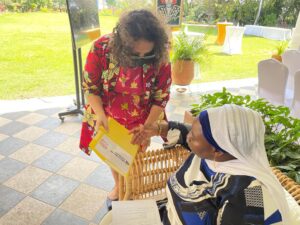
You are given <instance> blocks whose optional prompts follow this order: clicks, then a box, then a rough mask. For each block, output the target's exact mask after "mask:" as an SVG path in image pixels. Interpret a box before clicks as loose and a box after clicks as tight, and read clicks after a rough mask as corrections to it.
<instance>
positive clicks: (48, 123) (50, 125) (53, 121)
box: [35, 117, 61, 130]
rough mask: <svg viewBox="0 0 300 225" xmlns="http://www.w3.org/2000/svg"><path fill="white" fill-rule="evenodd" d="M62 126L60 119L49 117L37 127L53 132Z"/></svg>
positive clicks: (37, 124)
mask: <svg viewBox="0 0 300 225" xmlns="http://www.w3.org/2000/svg"><path fill="white" fill-rule="evenodd" d="M60 124H61V121H60V120H59V119H57V118H52V117H48V118H46V119H44V120H42V121H41V122H39V123H36V124H35V126H37V127H40V128H44V129H48V130H53V129H55V128H57V127H59V126H60Z"/></svg>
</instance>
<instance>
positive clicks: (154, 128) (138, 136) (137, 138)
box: [129, 123, 159, 145]
mask: <svg viewBox="0 0 300 225" xmlns="http://www.w3.org/2000/svg"><path fill="white" fill-rule="evenodd" d="M158 130H159V129H158V125H157V123H154V124H145V125H142V124H141V125H139V126H138V127H135V128H133V129H132V130H130V131H129V134H133V136H132V138H131V143H132V144H137V145H146V142H147V141H148V142H150V138H151V137H153V136H156V135H158Z"/></svg>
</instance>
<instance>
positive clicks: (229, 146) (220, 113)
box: [198, 104, 292, 225]
mask: <svg viewBox="0 0 300 225" xmlns="http://www.w3.org/2000/svg"><path fill="white" fill-rule="evenodd" d="M198 118H199V121H200V123H201V126H202V131H203V134H204V136H205V138H206V139H207V141H208V142H209V143H210V144H211V145H212V146H214V147H215V148H216V150H218V151H223V152H227V153H229V154H230V155H232V156H234V157H235V158H236V160H229V161H226V162H221V163H218V166H217V167H216V168H215V171H216V172H222V173H224V172H225V173H227V174H231V175H246V176H253V177H255V178H256V179H257V180H258V181H260V182H261V183H262V185H264V186H265V187H266V188H267V189H268V191H269V192H270V193H271V195H272V196H276V197H275V198H274V201H275V202H276V204H277V207H278V209H279V210H280V213H281V215H282V219H283V224H285V225H290V224H292V220H291V218H290V213H289V207H288V204H287V201H286V197H285V193H284V191H283V188H282V186H281V184H280V183H279V181H278V180H277V178H276V177H275V175H274V174H273V173H272V171H271V168H270V164H269V162H268V159H267V154H266V150H265V145H264V133H265V127H264V123H263V121H262V118H261V116H260V115H259V114H258V113H257V112H255V111H253V110H251V109H248V108H243V107H240V106H237V105H233V104H231V105H224V106H221V107H217V108H211V109H208V110H207V111H203V112H201V113H200V115H199V117H198Z"/></svg>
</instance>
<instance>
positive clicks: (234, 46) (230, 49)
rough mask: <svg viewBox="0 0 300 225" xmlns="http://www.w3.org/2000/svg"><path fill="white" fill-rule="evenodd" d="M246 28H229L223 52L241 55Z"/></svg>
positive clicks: (227, 28)
mask: <svg viewBox="0 0 300 225" xmlns="http://www.w3.org/2000/svg"><path fill="white" fill-rule="evenodd" d="M244 31H245V28H244V27H238V26H227V27H226V37H225V41H224V45H223V52H224V53H226V54H230V55H232V54H241V53H242V39H243V35H244Z"/></svg>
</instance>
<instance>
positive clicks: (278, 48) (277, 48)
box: [275, 41, 289, 56]
mask: <svg viewBox="0 0 300 225" xmlns="http://www.w3.org/2000/svg"><path fill="white" fill-rule="evenodd" d="M288 44H289V43H288V42H287V41H281V42H279V43H278V45H276V46H275V54H276V55H280V56H281V55H282V54H283V53H284V51H285V49H286V48H287V47H288Z"/></svg>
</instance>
